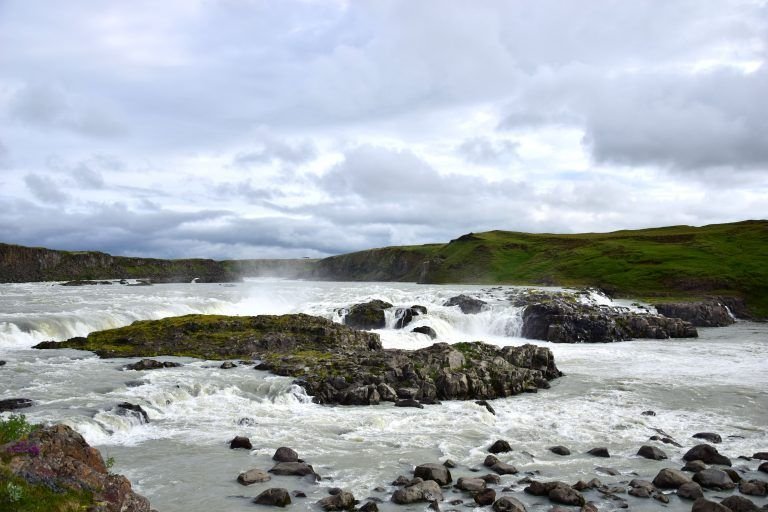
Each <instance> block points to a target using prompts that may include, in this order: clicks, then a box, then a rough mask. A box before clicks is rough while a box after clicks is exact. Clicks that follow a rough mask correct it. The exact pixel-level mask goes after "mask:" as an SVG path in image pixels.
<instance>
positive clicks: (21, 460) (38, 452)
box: [0, 425, 150, 512]
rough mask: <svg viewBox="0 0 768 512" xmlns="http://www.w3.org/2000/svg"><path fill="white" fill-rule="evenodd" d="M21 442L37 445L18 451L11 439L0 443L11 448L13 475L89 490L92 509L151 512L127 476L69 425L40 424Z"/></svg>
mask: <svg viewBox="0 0 768 512" xmlns="http://www.w3.org/2000/svg"><path fill="white" fill-rule="evenodd" d="M24 442H25V443H26V444H27V445H28V446H34V447H36V449H35V450H27V451H22V452H19V451H13V450H12V446H11V445H12V444H13V443H8V444H7V445H3V446H0V453H3V454H6V453H10V452H9V449H10V450H11V451H13V456H12V457H11V458H10V460H9V461H8V463H7V464H8V465H7V469H8V470H9V471H10V472H11V473H12V474H13V475H15V476H17V477H20V478H23V479H24V480H26V481H27V482H29V483H30V484H32V485H44V486H46V487H48V488H49V489H53V490H54V491H57V492H64V491H66V490H68V491H75V492H81V493H84V494H90V495H92V500H91V501H92V506H91V508H89V509H88V510H92V511H94V512H150V507H149V501H148V500H147V499H146V498H145V497H143V496H141V495H139V494H136V493H135V492H133V490H132V489H131V482H130V481H128V479H127V478H125V477H124V476H122V475H116V474H113V473H110V472H109V470H108V469H107V466H106V464H105V463H104V460H103V459H102V457H101V454H100V453H99V451H98V450H97V449H96V448H92V447H91V446H89V445H88V443H86V442H85V439H83V437H82V436H81V435H80V434H78V433H77V432H75V431H74V430H72V429H71V428H70V427H68V426H66V425H53V426H48V427H41V428H39V429H36V430H34V431H33V432H32V433H31V434H29V436H28V437H27V439H26V440H25V441H24ZM4 460H5V459H4ZM0 465H2V463H0Z"/></svg>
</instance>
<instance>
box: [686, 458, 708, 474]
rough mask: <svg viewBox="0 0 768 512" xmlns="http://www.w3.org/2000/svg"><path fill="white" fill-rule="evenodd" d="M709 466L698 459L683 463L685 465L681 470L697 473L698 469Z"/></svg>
mask: <svg viewBox="0 0 768 512" xmlns="http://www.w3.org/2000/svg"><path fill="white" fill-rule="evenodd" d="M708 467H709V466H707V465H706V464H704V463H703V462H702V461H700V460H692V461H688V462H686V463H685V466H683V471H690V472H691V473H698V472H699V471H701V470H703V469H707V468H708Z"/></svg>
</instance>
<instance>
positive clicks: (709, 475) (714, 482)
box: [693, 468, 736, 491]
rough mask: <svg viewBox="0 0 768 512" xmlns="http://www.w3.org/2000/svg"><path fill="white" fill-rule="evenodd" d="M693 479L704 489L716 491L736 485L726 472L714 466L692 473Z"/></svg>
mask: <svg viewBox="0 0 768 512" xmlns="http://www.w3.org/2000/svg"><path fill="white" fill-rule="evenodd" d="M693 481H694V482H696V483H697V484H699V485H700V486H702V487H704V488H706V489H714V490H716V491H723V490H726V489H733V488H734V487H736V484H735V483H733V480H731V477H730V476H728V473H726V472H725V471H720V470H719V469H714V468H710V469H703V470H701V471H699V472H698V473H696V474H695V475H693Z"/></svg>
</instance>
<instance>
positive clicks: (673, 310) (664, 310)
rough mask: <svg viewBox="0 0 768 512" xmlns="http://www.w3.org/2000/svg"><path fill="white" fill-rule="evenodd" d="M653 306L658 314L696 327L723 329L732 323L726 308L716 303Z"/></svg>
mask: <svg viewBox="0 0 768 512" xmlns="http://www.w3.org/2000/svg"><path fill="white" fill-rule="evenodd" d="M654 306H655V307H656V311H658V312H659V314H661V315H664V316H666V317H669V318H679V319H681V320H685V321H686V322H690V323H691V324H693V325H695V326H696V327H724V326H726V325H731V324H732V323H733V322H734V320H733V317H731V315H730V313H728V308H726V307H725V306H724V305H723V304H720V303H719V302H716V301H706V302H668V303H663V304H654Z"/></svg>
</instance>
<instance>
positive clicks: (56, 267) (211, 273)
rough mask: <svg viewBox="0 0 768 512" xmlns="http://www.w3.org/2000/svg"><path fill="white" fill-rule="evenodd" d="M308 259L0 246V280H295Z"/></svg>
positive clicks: (16, 281)
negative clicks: (128, 254) (135, 255)
mask: <svg viewBox="0 0 768 512" xmlns="http://www.w3.org/2000/svg"><path fill="white" fill-rule="evenodd" d="M313 262H314V260H306V259H304V260H238V261H215V260H209V259H181V260H162V259H154V258H128V257H123V256H111V255H109V254H106V253H103V252H95V251H82V252H81V251H78V252H72V251H57V250H52V249H44V248H40V247H23V246H20V245H9V244H0V283H22V282H33V281H70V280H88V279H150V280H152V281H153V282H156V283H171V282H186V283H188V282H190V281H192V280H193V279H198V281H199V282H203V283H223V282H233V281H239V280H241V279H242V278H243V277H259V276H267V275H269V276H277V277H286V278H295V277H298V276H299V275H300V274H302V273H305V272H307V270H308V268H309V267H310V266H311V265H312V263H313Z"/></svg>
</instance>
